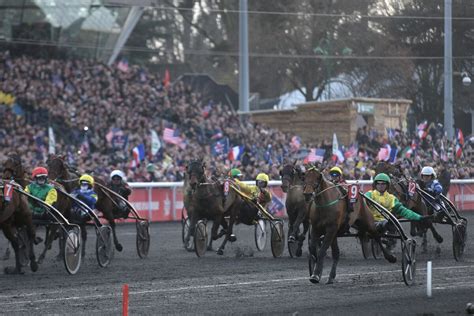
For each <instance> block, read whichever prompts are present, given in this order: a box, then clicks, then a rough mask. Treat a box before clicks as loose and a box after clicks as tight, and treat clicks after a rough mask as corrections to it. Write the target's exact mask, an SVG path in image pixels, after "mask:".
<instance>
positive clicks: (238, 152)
mask: <svg viewBox="0 0 474 316" xmlns="http://www.w3.org/2000/svg"><path fill="white" fill-rule="evenodd" d="M243 151H244V146H234V147H232V148H231V149H230V150H229V153H228V155H227V158H228V159H229V160H230V161H235V160H240V156H242V153H243Z"/></svg>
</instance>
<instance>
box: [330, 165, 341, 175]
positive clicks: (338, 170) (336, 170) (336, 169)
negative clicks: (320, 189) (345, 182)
mask: <svg viewBox="0 0 474 316" xmlns="http://www.w3.org/2000/svg"><path fill="white" fill-rule="evenodd" d="M329 173H339V174H340V175H341V176H342V170H341V168H339V167H332V168H331V170H329Z"/></svg>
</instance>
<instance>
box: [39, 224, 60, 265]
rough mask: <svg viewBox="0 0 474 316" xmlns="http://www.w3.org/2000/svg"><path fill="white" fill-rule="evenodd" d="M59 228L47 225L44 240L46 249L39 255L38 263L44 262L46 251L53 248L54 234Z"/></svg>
mask: <svg viewBox="0 0 474 316" xmlns="http://www.w3.org/2000/svg"><path fill="white" fill-rule="evenodd" d="M56 232H57V228H56V227H54V226H46V236H45V241H44V249H43V252H42V253H41V254H40V256H39V257H38V263H40V264H41V263H42V262H43V260H44V258H45V257H46V252H47V251H48V250H50V249H51V246H52V244H53V240H54V236H55V235H56Z"/></svg>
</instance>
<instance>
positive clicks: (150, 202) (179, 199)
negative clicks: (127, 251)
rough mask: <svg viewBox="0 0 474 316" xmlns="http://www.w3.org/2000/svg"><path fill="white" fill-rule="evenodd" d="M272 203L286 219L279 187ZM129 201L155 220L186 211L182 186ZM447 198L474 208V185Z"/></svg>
mask: <svg viewBox="0 0 474 316" xmlns="http://www.w3.org/2000/svg"><path fill="white" fill-rule="evenodd" d="M360 187H361V190H362V191H363V192H366V191H368V190H370V189H371V188H372V186H371V185H370V184H361V185H360ZM270 190H271V191H272V202H271V203H270V206H269V207H268V209H269V211H270V212H271V213H272V214H273V215H275V216H276V217H280V218H286V210H285V199H286V194H285V193H283V191H282V190H281V188H280V186H278V185H275V186H271V187H270ZM132 191H133V192H132V195H131V196H130V198H129V200H130V202H131V203H132V204H133V206H134V207H135V208H136V210H137V211H138V213H139V214H140V216H142V217H144V218H147V219H149V220H150V221H153V222H166V221H178V220H181V211H182V210H183V192H182V187H148V188H133V190H132ZM448 197H449V199H450V200H451V201H453V203H454V204H455V205H456V207H457V209H458V210H463V211H474V184H472V183H469V184H451V187H450V191H449V194H448Z"/></svg>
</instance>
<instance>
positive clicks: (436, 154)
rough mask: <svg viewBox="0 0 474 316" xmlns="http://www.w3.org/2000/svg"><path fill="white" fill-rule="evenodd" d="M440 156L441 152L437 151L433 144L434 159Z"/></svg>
mask: <svg viewBox="0 0 474 316" xmlns="http://www.w3.org/2000/svg"><path fill="white" fill-rule="evenodd" d="M438 158H439V154H438V152H437V151H436V148H434V146H433V160H437V159H438Z"/></svg>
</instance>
